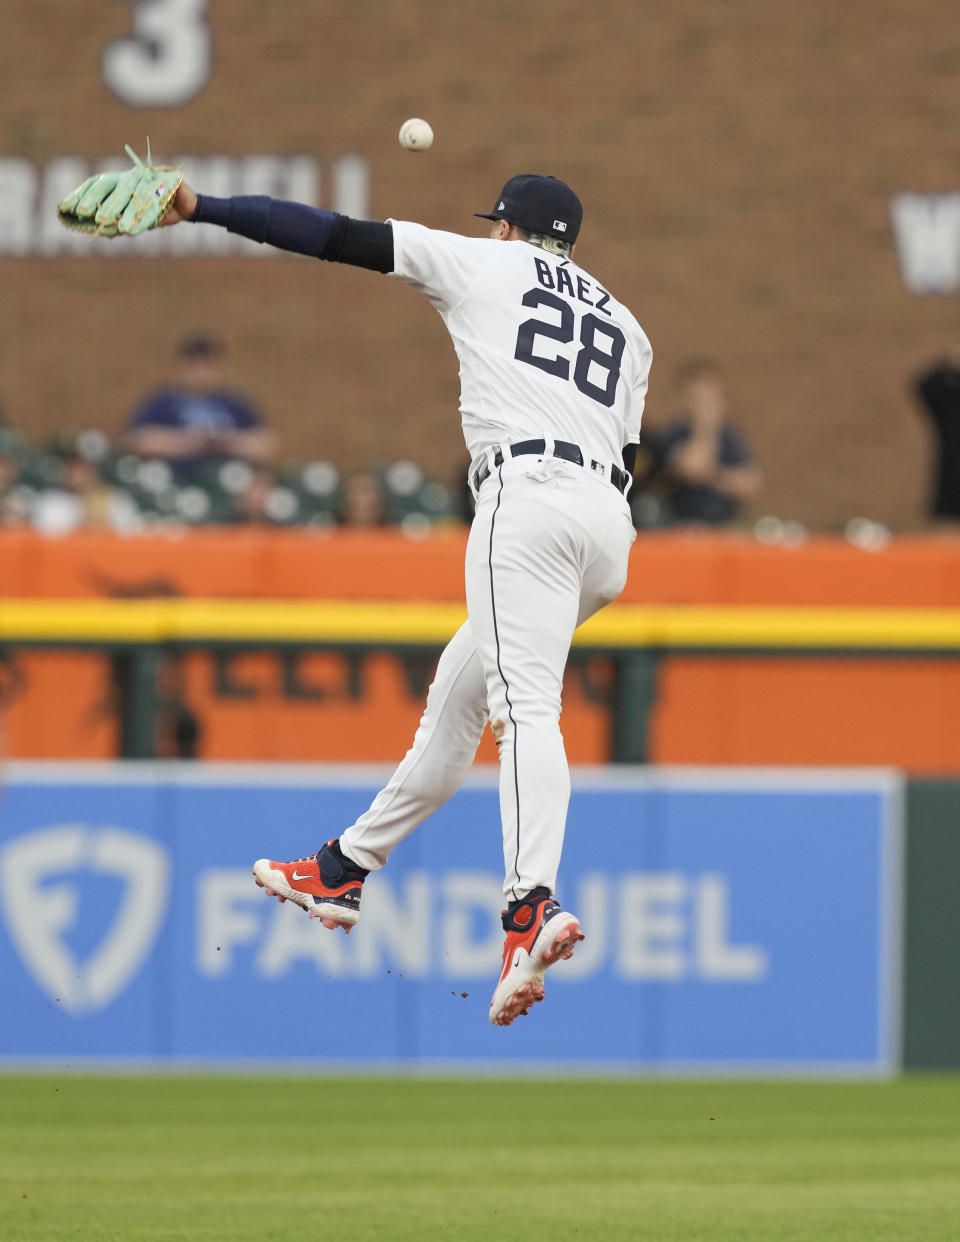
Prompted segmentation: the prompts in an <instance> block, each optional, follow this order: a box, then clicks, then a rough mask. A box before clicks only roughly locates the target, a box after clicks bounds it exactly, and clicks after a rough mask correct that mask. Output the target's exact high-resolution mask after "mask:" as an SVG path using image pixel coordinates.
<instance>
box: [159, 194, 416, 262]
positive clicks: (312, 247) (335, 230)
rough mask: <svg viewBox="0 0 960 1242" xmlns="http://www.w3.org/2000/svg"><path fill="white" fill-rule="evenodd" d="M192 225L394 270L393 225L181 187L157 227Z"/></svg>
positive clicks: (317, 255) (335, 259)
mask: <svg viewBox="0 0 960 1242" xmlns="http://www.w3.org/2000/svg"><path fill="white" fill-rule="evenodd" d="M185 221H191V222H194V223H198V224H218V225H220V226H221V227H222V228H225V229H227V231H228V232H230V233H238V234H239V235H240V236H242V237H249V238H250V239H251V240H252V241H256V242H261V243H264V244H265V245H268V246H276V247H277V248H278V249H280V250H292V251H293V252H294V253H295V254H304V255H309V256H311V257H313V258H316V259H326V260H329V261H331V262H335V263H351V264H353V265H354V266H355V267H366V268H369V269H371V270H372V271H375V272H392V271H393V227H392V226H391V225H389V224H380V223H377V222H375V221H371V220H353V219H351V218H350V217H349V216H343V215H339V214H338V213H337V212H333V211H323V210H322V209H321V208H319V207H307V206H306V205H305V204H303V203H289V202H285V201H283V200H282V199H274V198H268V197H267V196H266V195H242V196H237V197H234V198H213V197H212V196H210V195H206V194H197V192H196V191H195V190H194V189H192V188H191V187H190V186H189V185H187V184H186V182H183V183H182V184H181V185H180V188H179V190H178V191H177V196H176V198H175V199H174V201H173V205H172V206H171V208H170V210H169V211H168V212H167V215H166V217H165V218H164V220H163V225H162V226H161V227H166V226H167V225H170V224H180V223H183V222H185Z"/></svg>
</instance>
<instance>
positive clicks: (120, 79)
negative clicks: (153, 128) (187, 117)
mask: <svg viewBox="0 0 960 1242" xmlns="http://www.w3.org/2000/svg"><path fill="white" fill-rule="evenodd" d="M132 5H133V13H132V15H131V16H132V24H133V34H132V35H130V36H129V37H128V38H125V39H115V40H114V41H113V42H112V43H109V44H107V46H106V47H105V48H104V49H103V56H102V57H101V61H100V66H101V72H102V74H103V80H104V82H105V83H106V85H107V87H108V88H109V89H110V90H111V91H112V92H113V93H114V95H116V96H117V98H118V99H121V100H123V102H124V103H125V104H130V106H131V107H134V108H176V107H178V106H179V105H181V104H185V103H188V102H189V101H190V100H191V99H193V97H194V95H197V94H199V92H200V91H202V90H203V88H204V87H205V86H206V85H207V83H208V82H209V80H210V71H211V67H212V60H213V37H212V35H211V33H210V26H209V23H208V21H207V0H132Z"/></svg>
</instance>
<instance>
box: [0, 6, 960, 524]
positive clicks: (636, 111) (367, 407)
mask: <svg viewBox="0 0 960 1242" xmlns="http://www.w3.org/2000/svg"><path fill="white" fill-rule="evenodd" d="M160 7H161V8H162V7H163V6H160ZM199 7H200V8H201V9H202V7H203V6H202V5H201V6H199ZM141 8H142V6H141ZM208 11H209V21H210V24H211V29H212V33H213V41H214V51H213V67H212V74H211V77H210V80H209V82H208V83H207V84H206V85H205V87H204V89H203V90H202V91H201V92H200V93H199V94H198V95H197V96H196V98H194V99H193V100H192V101H190V102H188V103H186V104H184V105H183V106H179V107H170V108H160V107H151V108H136V107H132V106H129V105H127V104H125V103H123V102H121V101H120V100H119V99H117V98H116V97H115V96H114V95H113V94H111V93H110V91H109V90H108V89H107V87H106V86H105V85H104V83H103V81H102V79H101V71H100V56H101V52H102V51H103V49H104V47H105V46H106V45H108V44H109V43H110V42H111V41H113V40H116V39H118V38H120V37H122V36H124V35H125V34H128V33H129V30H130V23H131V20H132V17H133V16H135V15H136V13H137V6H136V5H133V6H131V5H129V4H118V3H116V2H115V0H82V2H79V0H78V2H76V3H71V4H69V5H64V4H62V3H56V2H54V0H8V3H7V4H6V5H5V6H4V28H3V34H2V36H0V39H2V41H0V80H2V81H3V83H4V90H3V93H2V99H0V158H22V159H26V160H29V161H31V162H32V163H33V164H34V165H36V166H37V167H38V168H41V169H42V168H43V167H45V166H47V165H48V163H49V162H50V161H52V160H54V159H56V158H57V157H59V156H63V155H74V156H80V157H83V158H84V159H86V160H88V161H91V162H94V161H96V162H100V161H102V160H103V159H104V158H105V157H108V156H116V159H117V162H118V163H120V164H122V162H123V160H124V158H125V157H124V156H123V154H122V149H123V144H124V143H125V142H130V143H131V144H132V145H134V146H136V147H138V148H139V149H141V150H143V148H144V147H145V139H146V136H147V135H148V134H149V135H150V138H151V141H152V144H153V149H154V153H155V154H156V155H159V156H162V155H164V154H169V153H171V152H186V153H191V152H192V153H195V154H196V155H197V156H203V155H207V154H214V153H223V154H228V155H236V156H241V155H245V154H247V153H277V154H280V155H283V154H296V153H309V154H312V155H314V156H315V157H316V158H317V160H318V161H319V163H320V166H321V169H326V168H328V167H329V166H330V164H331V163H332V162H333V161H335V160H336V159H337V158H339V157H341V156H342V155H344V154H345V153H348V152H357V153H359V154H361V155H363V156H364V157H366V159H367V160H368V161H369V165H370V169H371V177H372V180H371V201H370V207H371V213H372V215H373V216H374V217H376V218H384V217H386V216H388V215H394V216H397V217H402V218H413V219H417V220H420V221H422V222H423V223H425V224H428V225H432V226H438V227H444V228H450V229H454V230H462V231H464V232H474V231H479V230H480V229H482V227H483V225H482V223H481V222H479V221H475V220H473V219H472V218H471V215H470V212H472V211H474V210H478V209H479V210H485V209H488V208H489V206H490V205H491V203H492V201H493V196H494V194H495V193H496V191H497V189H498V188H499V186H500V184H501V183H502V181H503V180H504V179H505V178H506V177H507V176H508V175H510V174H512V173H514V172H517V171H521V170H535V171H543V172H551V173H554V174H556V175H558V176H562V177H564V178H565V179H567V180H569V181H570V182H571V183H572V184H573V185H574V186H575V187H576V188H578V189H579V191H580V193H581V196H582V197H583V199H584V201H585V206H586V225H585V228H584V232H583V236H582V240H581V243H580V245H579V247H578V253H577V257H578V259H579V260H580V261H581V262H582V263H583V265H584V266H586V267H587V268H588V269H589V270H590V271H592V272H593V273H594V274H595V276H596V277H597V279H599V280H601V281H602V282H605V283H606V284H607V285H608V286H609V287H610V288H611V289H612V290H613V291H614V292H615V293H616V295H617V296H618V297H619V298H621V299H622V300H623V301H625V302H627V303H628V304H629V305H630V306H631V307H632V309H633V310H634V311H635V312H636V314H637V316H638V318H639V319H640V321H641V323H642V324H643V325H644V327H645V328H646V330H647V332H648V334H649V335H650V337H651V340H652V341H653V345H654V353H655V361H654V370H653V375H652V385H651V393H650V398H649V402H648V413H647V418H648V421H649V423H650V424H651V425H653V424H655V423H657V422H660V421H663V420H665V419H667V418H668V417H669V415H670V412H671V401H672V393H671V384H670V377H671V373H672V371H673V368H674V366H675V365H676V363H677V362H679V361H680V360H681V359H682V358H683V357H684V356H686V355H688V354H690V353H698V354H699V353H702V352H706V353H707V354H710V355H713V356H715V357H716V358H718V359H719V360H720V361H721V362H722V364H723V365H724V367H725V368H726V370H727V373H728V378H729V384H730V389H731V393H732V396H733V400H734V406H735V414H736V420H737V422H738V423H739V425H740V426H741V427H742V429H743V430H744V431H745V432H746V434H747V436H748V438H749V439H750V441H751V442H752V443H753V445H754V447H755V449H756V452H757V455H758V457H759V459H760V460H761V462H762V463H763V465H764V467H765V471H766V486H765V490H764V493H763V495H762V497H761V498H760V499H759V500H758V501H757V503H756V510H757V511H758V512H768V511H770V512H776V513H779V514H781V515H782V516H784V517H791V518H799V519H801V520H803V521H805V522H807V523H809V524H811V525H813V526H816V527H821V528H829V527H835V526H837V525H839V524H841V523H842V522H843V521H844V520H846V519H847V518H848V517H850V516H852V515H854V514H860V513H865V514H868V515H869V516H872V517H875V518H878V519H880V520H883V521H886V522H887V523H889V524H891V525H892V526H894V527H896V528H898V529H909V528H911V527H914V526H916V525H918V524H919V523H920V522H921V521H922V515H923V501H924V496H925V492H926V476H927V471H928V463H929V456H930V443H929V438H928V435H927V429H926V427H925V426H924V424H923V421H922V418H921V416H920V415H919V413H918V412H917V410H916V408H915V406H914V404H913V401H912V398H911V396H910V393H909V387H908V385H909V380H910V377H911V376H912V375H913V374H914V373H915V371H916V370H917V368H918V367H919V366H920V365H921V364H922V363H923V362H925V361H926V360H927V359H928V358H930V357H931V356H934V355H937V354H938V353H939V352H940V351H942V350H943V349H944V348H945V347H946V346H947V345H949V344H951V343H952V342H953V338H954V336H955V335H957V322H956V319H957V306H956V298H955V296H953V297H930V296H928V297H921V296H917V295H914V294H911V293H909V292H908V291H907V290H906V289H905V287H904V285H903V283H902V281H901V277H900V273H899V270H898V265H897V258H896V252H895V247H894V242H893V237H892V233H891V227H890V222H889V216H888V210H889V200H890V196H891V195H892V194H895V193H897V192H900V191H903V190H917V191H936V190H943V191H947V190H951V191H952V190H955V189H957V188H958V187H960V130H958V128H957V125H956V118H957V115H958V112H960V108H958V104H960V83H958V73H960V25H958V23H957V19H956V8H955V5H954V4H952V3H949V2H948V0H919V2H918V3H915V4H913V5H910V6H905V5H903V4H902V3H895V2H894V0H874V2H873V3H870V4H866V3H863V2H862V0H858V2H856V3H852V4H846V5H837V4H835V3H834V2H833V0H808V2H807V3H804V4H801V5H793V6H790V5H781V4H775V3H772V2H768V3H763V2H762V0H726V2H725V3H724V4H722V5H716V4H712V3H707V2H706V0H675V3H673V4H671V5H670V6H663V5H660V4H653V3H649V0H642V2H637V3H626V2H624V0H594V2H593V3H592V4H590V5H589V6H587V7H586V8H585V7H584V6H583V5H581V4H576V3H572V2H571V0H554V2H553V3H549V4H547V3H542V2H540V0H529V2H528V3H524V4H518V3H506V2H505V0H488V2H487V3H484V4H482V5H473V4H470V5H467V4H462V3H457V2H456V0H453V2H451V0H404V3H403V4H399V3H394V4H387V3H375V2H373V0H350V2H349V3H348V2H346V0H282V3H275V4H271V5H265V4H263V3H262V2H261V0H213V2H212V3H211V4H210V5H209V6H208ZM410 115H420V116H425V117H427V118H428V119H429V120H430V121H431V123H432V124H433V126H434V129H435V131H436V134H437V139H436V143H435V145H434V147H433V149H432V150H431V151H430V152H428V153H426V154H421V155H409V154H407V153H405V152H404V151H402V150H401V149H400V147H399V146H398V144H397V141H396V133H397V130H398V128H399V125H400V123H401V122H402V121H403V120H404V119H405V118H406V117H407V116H410ZM198 188H200V189H201V190H202V189H203V188H204V187H203V186H199V187H198ZM320 201H321V205H323V204H324V202H325V190H324V189H322V190H321V194H320ZM39 209H40V208H39V206H38V210H39ZM113 244H115V245H118V246H128V245H129V246H133V245H135V244H136V243H135V242H130V241H126V240H119V241H117V242H115V243H113ZM0 287H2V290H3V297H2V298H0V403H2V405H3V406H4V408H5V410H6V413H7V417H8V419H9V421H10V422H11V423H13V424H14V425H15V426H18V427H21V428H23V429H24V430H26V431H27V432H28V434H30V435H31V436H32V437H33V438H35V439H42V438H43V437H44V436H45V435H47V434H48V433H50V432H51V431H52V430H53V429H54V428H56V427H58V426H60V425H62V424H64V423H67V424H72V425H99V426H102V427H104V428H106V429H108V430H111V431H116V430H117V429H118V428H119V427H120V426H121V425H122V423H123V421H124V419H125V417H126V415H127V413H128V411H129V409H130V407H131V405H132V403H133V402H134V401H135V400H136V398H137V397H138V396H139V395H140V394H141V393H142V392H143V391H144V389H145V388H147V387H148V386H151V385H153V384H155V383H157V382H159V381H161V380H162V379H163V378H164V377H165V375H166V373H167V368H168V365H169V361H170V354H171V351H172V349H173V346H174V344H175V342H176V340H177V338H178V336H179V335H180V334H181V333H182V331H183V330H185V329H189V328H193V327H195V326H200V325H212V324H216V325H217V326H218V327H219V328H220V330H221V331H222V333H223V335H224V336H225V337H226V339H227V341H228V342H229V344H230V346H231V347H232V351H233V360H232V361H233V372H234V377H235V379H236V381H237V383H238V385H239V386H241V387H243V388H246V389H247V390H248V391H249V392H250V393H251V394H252V395H253V396H254V397H255V398H256V399H257V400H258V401H259V402H260V403H261V405H262V406H263V408H264V409H265V410H266V411H267V412H268V414H269V417H270V419H271V421H272V422H273V423H274V424H275V425H276V426H277V427H278V428H279V429H280V431H281V433H282V443H283V449H284V455H285V456H287V457H328V458H331V459H333V460H335V461H336V462H338V463H339V464H341V465H343V466H345V467H352V466H354V465H358V464H360V463H365V462H368V461H371V460H380V461H382V460H389V459H392V458H395V457H412V458H415V459H417V460H419V461H420V462H421V463H422V464H423V465H424V466H425V467H426V468H427V469H428V470H429V471H430V472H431V473H433V474H435V475H437V476H439V477H441V478H444V479H451V478H453V477H454V476H455V475H456V473H457V472H458V471H459V469H460V467H461V463H462V461H463V457H464V450H463V445H462V441H461V439H460V433H459V426H458V418H457V414H456V400H457V374H456V370H457V368H456V360H455V358H454V355H453V352H452V349H451V348H450V346H449V343H448V342H447V340H446V336H445V333H444V331H443V327H442V325H441V323H440V322H439V321H438V319H437V316H436V315H435V314H434V312H433V311H432V310H431V308H430V307H429V305H428V304H427V303H426V301H425V300H423V299H420V298H418V297H417V296H416V295H415V294H413V293H411V292H410V291H409V290H407V289H404V288H402V287H400V286H399V285H397V284H394V283H393V282H391V281H389V280H386V279H384V278H382V277H378V276H376V275H374V274H371V273H366V272H358V271H356V270H353V269H348V268H339V267H336V266H333V265H329V266H328V265H324V266H323V267H320V266H319V265H317V264H314V263H311V262H309V261H307V260H297V259H292V258H289V257H269V258H265V259H261V260H258V261H255V260H251V259H249V258H243V257H231V258H212V257H202V258H195V259H193V260H190V259H185V258H180V259H173V258H165V259H160V258H157V259H143V260H139V259H136V258H125V259H124V261H122V262H121V261H116V260H106V261H105V260H102V259H99V258H81V257H70V256H67V257H65V256H54V257H23V258H11V257H6V258H0Z"/></svg>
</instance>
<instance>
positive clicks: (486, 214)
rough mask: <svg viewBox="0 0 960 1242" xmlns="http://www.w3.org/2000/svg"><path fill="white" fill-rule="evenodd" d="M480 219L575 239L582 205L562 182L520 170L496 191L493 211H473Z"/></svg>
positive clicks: (547, 235)
mask: <svg viewBox="0 0 960 1242" xmlns="http://www.w3.org/2000/svg"><path fill="white" fill-rule="evenodd" d="M473 214H474V215H475V216H479V217H480V219H481V220H506V221H507V222H508V223H509V224H515V225H517V227H518V228H521V229H529V230H530V232H531V233H543V234H544V235H545V236H546V237H557V238H559V239H560V240H561V241H568V242H575V241H576V240H577V234H578V233H579V232H580V225H581V223H582V221H583V204H582V203H581V202H580V200H579V198H577V196H576V194H574V192H573V190H571V189H570V187H569V186H568V185H567V183H566V182H565V181H560V180H558V179H557V178H556V177H541V176H539V175H538V174H537V173H520V174H519V175H518V176H516V177H511V178H510V180H509V181H508V182H507V184H506V185H505V186H504V187H503V189H502V190H501V191H500V195H499V197H498V199H497V205H496V206H495V207H494V209H493V211H475V212H474V213H473Z"/></svg>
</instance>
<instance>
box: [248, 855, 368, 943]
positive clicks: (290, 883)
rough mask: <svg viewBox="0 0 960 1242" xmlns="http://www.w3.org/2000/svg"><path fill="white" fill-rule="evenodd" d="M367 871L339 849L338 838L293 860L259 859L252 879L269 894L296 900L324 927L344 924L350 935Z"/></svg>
mask: <svg viewBox="0 0 960 1242" xmlns="http://www.w3.org/2000/svg"><path fill="white" fill-rule="evenodd" d="M368 874H369V873H368V872H367V871H365V870H364V869H363V867H358V866H357V864H356V863H355V862H352V861H351V859H349V858H347V857H346V856H345V855H344V854H342V853H341V852H340V845H339V843H338V842H337V840H336V839H334V840H333V841H330V842H328V844H326V845H324V846H321V848H320V850H319V851H318V852H317V853H316V854H311V855H309V856H308V857H307V858H298V859H296V860H295V861H294V862H288V863H282V862H273V861H272V860H270V859H266V858H260V859H258V860H257V861H256V862H255V863H254V864H253V878H254V879H255V880H256V882H257V883H258V884H259V885H260V887H261V888H262V889H265V890H266V893H267V896H268V897H279V898H280V900H281V901H295V902H296V903H297V905H298V906H303V908H304V910H306V911H307V913H308V914H309V915H310V917H311V918H312V919H320V920H321V921H322V923H323V925H324V927H329V928H330V929H331V931H333V930H335V929H336V928H338V927H342V928H343V929H344V931H345V932H346V933H347V934H348V935H349V934H350V928H351V927H353V925H354V923H356V922H357V920H358V919H359V918H360V890H361V889H362V888H363V881H364V880H365V879H366V878H367V875H368Z"/></svg>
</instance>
